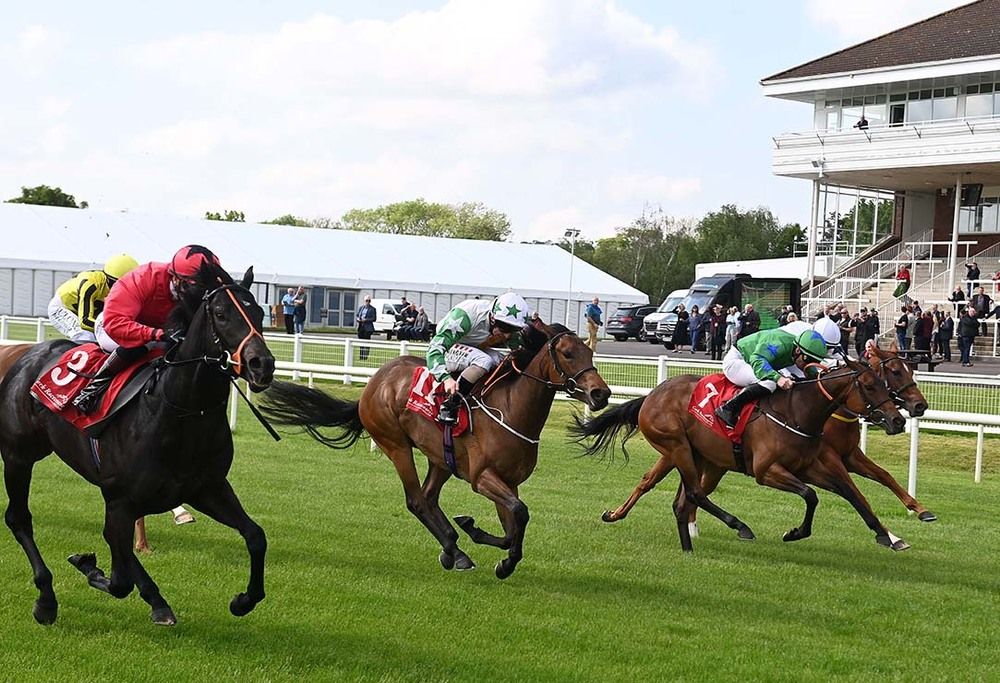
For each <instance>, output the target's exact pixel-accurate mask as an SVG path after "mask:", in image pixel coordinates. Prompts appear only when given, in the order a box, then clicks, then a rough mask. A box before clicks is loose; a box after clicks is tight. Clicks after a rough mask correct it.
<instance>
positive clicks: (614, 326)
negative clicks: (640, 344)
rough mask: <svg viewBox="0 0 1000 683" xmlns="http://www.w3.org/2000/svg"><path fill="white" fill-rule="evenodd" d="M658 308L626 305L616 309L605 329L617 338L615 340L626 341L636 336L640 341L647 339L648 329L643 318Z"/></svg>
mask: <svg viewBox="0 0 1000 683" xmlns="http://www.w3.org/2000/svg"><path fill="white" fill-rule="evenodd" d="M655 310H656V306H650V305H645V306H624V307H622V308H619V309H618V310H617V311H615V314H614V315H613V316H611V317H610V318H608V323H607V325H605V328H604V329H605V331H606V332H607V333H608V334H610V335H611V336H612V337H614V338H615V341H625V340H626V339H628V338H629V337H635V338H636V339H638V340H639V341H646V330H645V329H644V327H643V325H642V321H643V319H644V318H645V317H646V316H647V315H649V314H650V313H652V312H653V311H655Z"/></svg>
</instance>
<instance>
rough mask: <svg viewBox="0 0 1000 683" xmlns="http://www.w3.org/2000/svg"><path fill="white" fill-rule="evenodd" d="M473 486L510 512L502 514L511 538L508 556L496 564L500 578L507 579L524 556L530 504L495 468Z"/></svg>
mask: <svg viewBox="0 0 1000 683" xmlns="http://www.w3.org/2000/svg"><path fill="white" fill-rule="evenodd" d="M472 488H473V489H474V490H475V491H476V493H479V494H481V495H483V496H486V497H487V498H489V499H490V500H492V501H493V502H494V503H496V504H497V505H498V506H502V507H503V508H505V509H506V511H507V512H508V513H509V516H508V515H500V521H501V522H502V523H503V525H504V530H505V531H506V534H507V536H509V537H510V538H511V542H510V549H509V550H508V551H507V557H506V558H504V559H503V560H500V561H499V562H498V563H497V566H496V575H497V578H498V579H506V578H507V577H508V576H510V575H511V574H513V573H514V570H515V569H516V568H517V563H518V562H520V561H521V558H522V557H523V546H524V531H525V529H526V528H527V526H528V519H529V515H528V506H527V505H525V504H524V503H523V502H522V501H521V499H520V498H518V497H517V488H516V487H511V486H508V485H507V483H506V482H505V481H504V480H503V479H501V478H500V475H498V474H497V473H496V472H495V471H494V470H493V469H491V468H486V469H485V470H483V471H482V472H481V473H480V474H479V476H478V477H477V478H476V480H475V481H474V482H472Z"/></svg>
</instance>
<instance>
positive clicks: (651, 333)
mask: <svg viewBox="0 0 1000 683" xmlns="http://www.w3.org/2000/svg"><path fill="white" fill-rule="evenodd" d="M687 293H688V291H687V290H686V289H675V290H674V291H672V292H670V294H668V295H667V298H666V299H664V300H663V303H662V304H660V307H659V308H657V309H656V311H654V312H653V313H650V314H649V315H647V316H646V317H645V319H643V321H642V326H643V328H644V329H645V330H646V341H648V342H649V343H650V344H658V343H659V340H658V339H657V338H656V326H657V324H659V322H660V321H661V320H663V319H664V318H666V317H667V316H668V315H669V314H670V313H671V312H672V311H673V310H674V309H675V308H677V304H679V303H680V302H682V301H684V297H686V296H687Z"/></svg>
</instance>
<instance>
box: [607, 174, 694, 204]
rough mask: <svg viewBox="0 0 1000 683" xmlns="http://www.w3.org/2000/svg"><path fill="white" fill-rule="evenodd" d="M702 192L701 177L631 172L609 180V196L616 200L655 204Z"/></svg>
mask: <svg viewBox="0 0 1000 683" xmlns="http://www.w3.org/2000/svg"><path fill="white" fill-rule="evenodd" d="M699 192H701V179H700V178H669V177H667V176H663V175H642V174H629V175H621V176H616V177H614V178H611V179H610V180H608V196H610V197H611V198H612V199H614V200H616V201H624V200H629V199H637V200H639V201H642V202H651V203H655V204H659V203H663V202H665V201H666V200H677V199H687V198H689V197H692V196H694V195H696V194H698V193H699Z"/></svg>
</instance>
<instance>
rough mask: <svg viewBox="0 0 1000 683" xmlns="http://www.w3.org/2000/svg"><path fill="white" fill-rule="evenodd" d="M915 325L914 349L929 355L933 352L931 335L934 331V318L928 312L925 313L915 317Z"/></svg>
mask: <svg viewBox="0 0 1000 683" xmlns="http://www.w3.org/2000/svg"><path fill="white" fill-rule="evenodd" d="M913 317H914V322H915V323H916V324H915V325H914V329H913V348H914V349H916V350H917V351H927V352H928V355H929V354H930V350H931V333H932V331H933V329H934V317H933V316H932V315H931V314H930V313H929V312H928V311H924V312H923V313H921V314H920V315H919V316H917V315H914V316H913Z"/></svg>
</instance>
